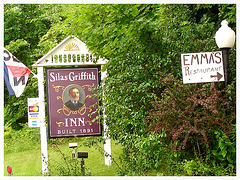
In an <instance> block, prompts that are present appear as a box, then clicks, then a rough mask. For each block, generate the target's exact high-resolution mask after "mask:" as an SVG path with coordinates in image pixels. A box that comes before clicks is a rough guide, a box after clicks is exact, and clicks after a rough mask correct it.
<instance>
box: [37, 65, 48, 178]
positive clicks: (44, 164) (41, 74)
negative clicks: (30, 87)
mask: <svg viewBox="0 0 240 180" xmlns="http://www.w3.org/2000/svg"><path fill="white" fill-rule="evenodd" d="M37 71H38V75H37V78H38V96H39V115H40V117H39V118H40V139H41V155H42V174H45V173H48V150H47V128H46V123H45V103H44V72H43V67H37Z"/></svg>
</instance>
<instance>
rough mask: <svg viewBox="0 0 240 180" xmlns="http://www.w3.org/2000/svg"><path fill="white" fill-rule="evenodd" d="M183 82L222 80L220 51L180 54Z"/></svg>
mask: <svg viewBox="0 0 240 180" xmlns="http://www.w3.org/2000/svg"><path fill="white" fill-rule="evenodd" d="M181 63H182V75H183V84H187V83H203V82H218V81H224V68H223V58H222V51H217V52H202V53H186V54H181Z"/></svg>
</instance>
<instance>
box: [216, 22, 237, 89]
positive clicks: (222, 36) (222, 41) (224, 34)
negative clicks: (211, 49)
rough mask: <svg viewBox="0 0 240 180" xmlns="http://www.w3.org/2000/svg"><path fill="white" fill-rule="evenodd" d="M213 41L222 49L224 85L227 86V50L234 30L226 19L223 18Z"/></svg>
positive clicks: (233, 35) (231, 42)
mask: <svg viewBox="0 0 240 180" xmlns="http://www.w3.org/2000/svg"><path fill="white" fill-rule="evenodd" d="M215 41H216V43H217V46H218V47H219V48H220V49H221V50H222V54H223V67H224V77H225V87H227V85H228V81H229V77H228V71H229V63H228V56H229V55H228V52H229V50H230V49H231V48H232V47H233V46H234V43H235V32H234V31H233V30H232V29H231V28H230V27H229V26H228V22H227V21H226V20H223V21H222V22H221V27H220V28H219V29H218V31H217V32H216V34H215Z"/></svg>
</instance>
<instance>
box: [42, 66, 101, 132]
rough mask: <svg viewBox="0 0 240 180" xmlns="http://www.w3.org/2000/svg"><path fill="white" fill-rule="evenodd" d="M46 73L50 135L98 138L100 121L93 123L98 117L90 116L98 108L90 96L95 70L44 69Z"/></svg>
mask: <svg viewBox="0 0 240 180" xmlns="http://www.w3.org/2000/svg"><path fill="white" fill-rule="evenodd" d="M46 74H47V75H46V76H47V97H48V120H49V125H48V126H49V136H50V137H69V136H91V135H101V125H100V121H99V120H96V121H94V122H93V119H94V118H95V117H96V116H97V115H98V114H97V113H93V112H95V111H96V109H97V108H98V99H97V97H93V95H94V94H95V93H97V92H94V93H93V88H96V87H97V86H98V68H64V69H63V68H56V69H47V70H46ZM92 113H93V114H92ZM90 114H91V115H90Z"/></svg>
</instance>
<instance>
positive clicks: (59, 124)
mask: <svg viewBox="0 0 240 180" xmlns="http://www.w3.org/2000/svg"><path fill="white" fill-rule="evenodd" d="M56 124H57V125H58V127H61V125H64V124H65V123H64V122H57V121H56Z"/></svg>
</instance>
